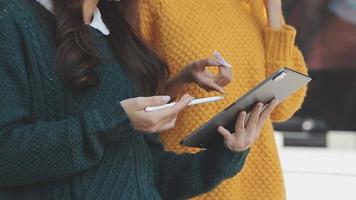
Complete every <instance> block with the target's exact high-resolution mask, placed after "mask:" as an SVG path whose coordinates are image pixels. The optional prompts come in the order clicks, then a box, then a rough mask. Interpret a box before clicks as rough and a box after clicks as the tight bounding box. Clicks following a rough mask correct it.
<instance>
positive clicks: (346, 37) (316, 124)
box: [275, 0, 356, 200]
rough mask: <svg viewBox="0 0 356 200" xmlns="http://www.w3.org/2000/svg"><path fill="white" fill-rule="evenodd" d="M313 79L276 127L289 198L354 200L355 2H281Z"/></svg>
mask: <svg viewBox="0 0 356 200" xmlns="http://www.w3.org/2000/svg"><path fill="white" fill-rule="evenodd" d="M283 4H284V13H285V16H286V19H287V21H288V23H289V24H291V25H293V26H295V27H296V28H297V30H298V36H297V45H298V46H299V48H300V49H301V50H302V52H303V54H304V56H305V59H306V62H307V65H308V67H309V70H310V75H311V77H312V78H313V81H312V82H311V84H310V85H309V90H308V95H307V98H306V99H305V103H304V106H303V108H302V109H301V110H300V111H299V112H298V113H297V114H296V115H295V116H294V117H293V118H292V119H291V120H289V121H287V122H285V123H280V124H275V128H276V136H277V137H276V138H277V142H278V144H279V148H280V152H281V153H280V154H281V162H282V166H283V170H284V173H285V183H286V188H287V197H288V199H291V200H294V199H298V200H299V199H303V200H305V199H323V200H325V199H341V200H348V199H350V200H351V199H353V200H354V199H356V0H284V1H283Z"/></svg>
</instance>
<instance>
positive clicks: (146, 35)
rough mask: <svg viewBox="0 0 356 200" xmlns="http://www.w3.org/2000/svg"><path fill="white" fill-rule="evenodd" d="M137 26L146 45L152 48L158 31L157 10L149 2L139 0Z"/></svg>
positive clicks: (147, 0)
mask: <svg viewBox="0 0 356 200" xmlns="http://www.w3.org/2000/svg"><path fill="white" fill-rule="evenodd" d="M138 10H139V22H140V23H139V26H140V34H141V36H142V37H143V39H144V40H145V41H146V43H147V44H148V45H149V46H151V47H153V48H154V45H155V38H156V34H157V33H156V31H157V30H158V27H157V23H156V20H157V19H158V10H157V9H156V7H155V5H154V4H153V2H151V0H139V9H138Z"/></svg>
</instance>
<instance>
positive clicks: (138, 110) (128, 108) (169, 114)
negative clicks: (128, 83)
mask: <svg viewBox="0 0 356 200" xmlns="http://www.w3.org/2000/svg"><path fill="white" fill-rule="evenodd" d="M193 99H194V98H193V97H192V96H190V95H188V94H186V95H183V97H182V98H181V99H180V100H179V101H178V102H177V104H176V105H175V106H173V107H170V108H166V109H162V110H158V111H153V112H146V111H145V108H146V107H149V106H160V105H164V104H166V103H168V102H169V100H170V97H169V96H153V97H137V98H132V99H126V100H123V101H121V102H120V103H121V106H122V107H123V108H124V110H125V112H126V113H127V115H128V117H129V119H130V121H131V124H132V126H133V128H134V129H136V130H138V131H142V132H145V133H156V132H161V131H166V130H169V129H172V128H174V127H175V123H176V120H177V117H178V114H179V112H181V111H182V110H183V109H184V108H185V107H186V106H187V105H188V104H189V103H190V102H191V101H192V100H193Z"/></svg>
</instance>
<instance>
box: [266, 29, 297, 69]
mask: <svg viewBox="0 0 356 200" xmlns="http://www.w3.org/2000/svg"><path fill="white" fill-rule="evenodd" d="M263 33H264V37H265V49H266V60H267V62H278V63H281V62H282V63H289V61H291V60H292V52H293V48H294V43H295V36H296V30H295V29H294V28H293V27H292V26H288V25H284V26H282V29H281V30H275V29H272V28H269V27H268V28H265V29H264V31H263Z"/></svg>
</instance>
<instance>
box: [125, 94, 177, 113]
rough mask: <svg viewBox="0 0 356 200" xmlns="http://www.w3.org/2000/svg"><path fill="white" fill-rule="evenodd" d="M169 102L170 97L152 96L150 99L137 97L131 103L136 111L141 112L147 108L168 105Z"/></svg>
mask: <svg viewBox="0 0 356 200" xmlns="http://www.w3.org/2000/svg"><path fill="white" fill-rule="evenodd" d="M170 100H171V97H170V96H152V97H137V98H135V99H134V101H133V102H131V103H133V104H134V106H135V109H136V110H143V109H145V108H146V107H149V106H160V105H164V104H166V103H168V102H169V101H170Z"/></svg>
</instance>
